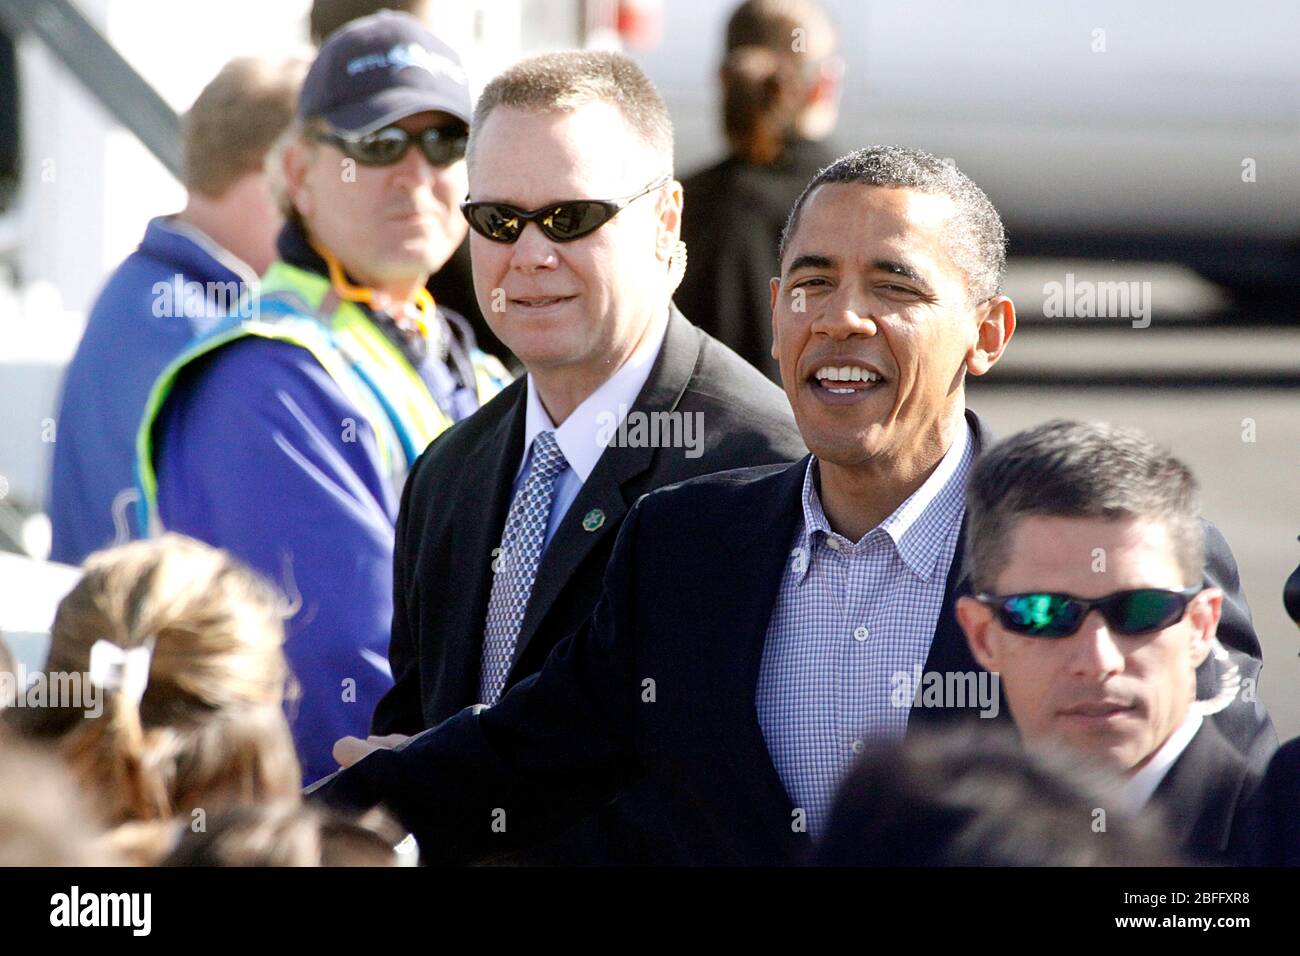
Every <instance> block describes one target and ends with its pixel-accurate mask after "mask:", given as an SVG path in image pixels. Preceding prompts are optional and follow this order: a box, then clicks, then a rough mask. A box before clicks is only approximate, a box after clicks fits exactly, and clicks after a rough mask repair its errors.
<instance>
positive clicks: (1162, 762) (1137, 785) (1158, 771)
mask: <svg viewBox="0 0 1300 956" xmlns="http://www.w3.org/2000/svg"><path fill="white" fill-rule="evenodd" d="M1203 720H1204V717H1202V715H1201V713H1200V711H1198V710H1197V709H1196V708H1195V707H1193V708H1191V709H1190V710H1189V711H1188V714H1187V719H1186V720H1184V721H1183V723H1182V725H1181V726H1180V727H1179V728H1178V729H1177V730H1175V731H1174V732H1173V733H1172V734H1170V735H1169V739H1168V740H1166V741H1165V742H1164V743H1163V744H1161V746H1160V749H1159V750H1157V751H1156V752H1155V753H1154V754H1153V755H1152V757H1151V759H1150V760H1148V761H1147V762H1146V764H1145V765H1144V766H1143V767H1142V768H1141V769H1140V770H1138V771H1137V773H1135V774H1133V775H1132V776H1131V777H1129V778H1128V782H1127V783H1125V785H1124V791H1123V795H1124V802H1125V804H1126V805H1127V807H1128V809H1129V811H1130V812H1132V813H1136V812H1137V811H1138V810H1140V809H1142V808H1143V807H1144V806H1146V805H1147V802H1148V801H1149V800H1150V799H1151V796H1152V795H1153V794H1154V793H1155V792H1156V788H1158V787H1159V786H1160V783H1161V781H1162V780H1164V779H1165V776H1166V775H1167V774H1168V773H1169V768H1170V767H1172V766H1173V765H1174V762H1175V761H1176V760H1177V759H1178V758H1179V757H1181V756H1182V755H1183V751H1184V750H1186V749H1187V746H1188V744H1190V743H1191V742H1192V738H1193V737H1195V736H1196V732H1197V731H1199V730H1200V729H1201V722H1202V721H1203Z"/></svg>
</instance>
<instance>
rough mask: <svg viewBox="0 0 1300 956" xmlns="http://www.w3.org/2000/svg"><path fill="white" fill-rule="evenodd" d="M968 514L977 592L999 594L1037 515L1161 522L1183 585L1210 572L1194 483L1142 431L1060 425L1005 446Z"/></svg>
mask: <svg viewBox="0 0 1300 956" xmlns="http://www.w3.org/2000/svg"><path fill="white" fill-rule="evenodd" d="M966 513H967V532H966V560H967V564H968V566H969V567H970V569H971V577H972V580H973V582H974V585H975V587H976V589H977V590H981V591H991V590H993V588H994V586H995V585H994V582H995V581H996V580H997V577H998V575H999V574H1000V573H1001V572H1002V569H1003V568H1004V567H1006V564H1007V561H1008V559H1009V557H1010V551H1011V538H1012V535H1013V533H1014V531H1015V526H1016V522H1017V521H1018V520H1019V519H1020V518H1024V517H1028V516H1030V515H1042V516H1047V517H1056V518H1099V519H1102V520H1108V521H1120V520H1125V519H1132V518H1151V519H1156V520H1160V521H1163V522H1164V523H1165V526H1166V527H1167V528H1168V530H1169V535H1170V538H1171V539H1172V540H1173V542H1174V548H1175V555H1176V557H1177V559H1178V564H1179V567H1180V568H1181V569H1182V572H1183V577H1184V579H1185V580H1184V582H1183V583H1184V585H1186V586H1188V587H1191V586H1192V585H1195V584H1199V583H1200V582H1201V579H1202V576H1203V575H1204V573H1205V532H1204V529H1203V528H1202V526H1201V521H1200V509H1199V505H1198V499H1197V487H1196V479H1195V477H1194V476H1193V475H1192V472H1191V469H1189V468H1188V467H1187V465H1186V464H1184V463H1183V462H1182V461H1180V460H1179V459H1177V458H1175V457H1174V456H1173V455H1172V454H1171V453H1170V452H1169V451H1168V450H1166V449H1164V448H1161V447H1160V446H1158V445H1156V444H1155V443H1154V442H1152V441H1151V439H1149V438H1148V437H1147V436H1146V435H1144V434H1142V432H1140V431H1138V430H1137V429H1134V428H1124V427H1121V426H1119V425H1111V424H1109V423H1106V422H1076V421H1066V420H1065V419H1055V420H1053V421H1050V422H1045V423H1043V424H1042V425H1038V426H1035V427H1034V428H1030V429H1027V430H1025V431H1022V432H1018V433H1017V434H1015V435H1012V436H1011V437H1010V438H1007V439H1004V440H1003V441H1001V442H999V443H998V444H996V445H994V446H993V447H992V448H990V449H989V450H988V451H986V452H985V453H984V454H983V455H981V456H980V458H979V459H978V460H977V461H976V463H975V467H974V469H973V470H972V471H971V477H970V481H969V483H968V484H967V486H966Z"/></svg>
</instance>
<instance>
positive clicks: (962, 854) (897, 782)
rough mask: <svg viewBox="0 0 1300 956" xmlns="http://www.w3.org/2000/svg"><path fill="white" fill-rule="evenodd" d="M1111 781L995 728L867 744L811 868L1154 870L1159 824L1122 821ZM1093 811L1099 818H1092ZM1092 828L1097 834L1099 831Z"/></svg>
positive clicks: (1164, 855) (1147, 819)
mask: <svg viewBox="0 0 1300 956" xmlns="http://www.w3.org/2000/svg"><path fill="white" fill-rule="evenodd" d="M1120 792H1121V786H1120V781H1118V780H1116V779H1114V778H1113V777H1112V775H1111V774H1110V773H1109V772H1108V771H1106V770H1105V769H1104V768H1100V767H1093V766H1090V765H1087V764H1081V763H1079V762H1078V760H1077V759H1076V758H1074V757H1072V756H1068V755H1066V754H1065V753H1063V752H1062V753H1055V754H1050V755H1049V754H1035V755H1032V756H1031V755H1030V754H1028V753H1027V752H1026V751H1025V750H1024V748H1023V746H1022V745H1021V744H1020V742H1019V740H1017V739H1016V738H1015V735H1014V733H1013V732H1012V731H1011V730H1010V729H1008V728H1001V727H997V728H995V727H992V726H990V727H984V726H979V727H970V726H966V727H958V726H957V725H955V724H954V725H953V728H952V729H948V730H947V732H944V731H941V730H926V731H921V732H909V734H908V737H907V739H906V740H905V741H903V742H902V743H896V742H885V741H879V742H876V743H874V744H872V745H870V746H869V747H868V749H867V750H866V751H865V752H864V754H863V756H862V758H861V759H860V760H859V762H858V763H857V764H856V765H855V766H854V768H853V770H852V771H850V772H849V774H848V775H847V776H846V777H845V779H844V782H843V783H842V784H841V786H840V789H839V792H838V795H837V796H836V798H835V804H834V808H833V809H832V811H831V816H830V822H829V823H828V824H827V827H826V832H825V834H824V836H823V838H822V840H821V842H820V843H819V845H818V849H817V851H816V853H815V855H814V862H815V863H817V864H819V865H822V866H1098V865H1100V866H1132V865H1139V866H1163V865H1168V864H1171V863H1176V862H1178V861H1177V860H1176V859H1174V857H1173V856H1172V855H1171V854H1170V851H1169V850H1167V849H1166V848H1167V847H1168V846H1169V845H1170V841H1169V838H1168V836H1167V835H1166V833H1165V830H1164V824H1163V821H1162V819H1161V818H1160V817H1158V816H1156V815H1155V814H1154V813H1147V814H1143V815H1142V816H1140V817H1138V818H1136V819H1131V818H1126V817H1125V816H1124V813H1123V811H1122V810H1119V809H1115V810H1114V811H1113V812H1112V810H1111V809H1110V808H1112V807H1116V806H1117V798H1118V797H1119V795H1120ZM1098 811H1103V812H1104V815H1103V814H1102V813H1099V812H1098ZM1099 820H1103V821H1104V826H1102V827H1098V826H1097V823H1098V821H1099Z"/></svg>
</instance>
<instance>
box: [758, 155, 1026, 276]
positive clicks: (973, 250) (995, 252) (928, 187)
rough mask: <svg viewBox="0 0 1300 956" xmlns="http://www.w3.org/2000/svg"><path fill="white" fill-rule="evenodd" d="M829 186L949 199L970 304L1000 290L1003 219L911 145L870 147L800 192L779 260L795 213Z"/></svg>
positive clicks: (980, 193)
mask: <svg viewBox="0 0 1300 956" xmlns="http://www.w3.org/2000/svg"><path fill="white" fill-rule="evenodd" d="M828 183H852V184H857V185H860V186H882V187H885V188H890V189H915V190H916V191H917V192H923V193H932V194H935V195H941V196H947V197H948V198H949V199H951V200H952V201H953V202H954V203H955V204H956V206H957V213H956V215H955V216H954V217H953V227H952V229H951V230H950V232H949V236H948V242H949V250H950V252H951V254H952V257H953V260H954V261H955V262H956V263H957V264H958V265H959V266H960V267H961V269H962V271H963V272H965V273H966V282H967V286H968V287H969V289H970V295H971V299H972V301H975V302H983V301H985V300H986V299H991V298H992V297H993V296H995V295H997V294H998V293H999V292H1000V291H1001V290H1002V278H1003V275H1004V274H1005V273H1006V268H1007V233H1006V229H1004V228H1003V225H1002V217H1001V216H999V215H998V211H997V209H996V208H994V206H993V203H992V201H991V200H990V199H989V197H988V196H987V195H985V193H984V190H982V189H980V188H979V186H976V185H975V183H974V182H973V181H972V180H971V179H970V178H969V177H968V176H967V175H966V174H965V173H963V172H962V171H961V170H959V169H958V168H957V167H956V165H954V164H953V163H950V162H945V161H944V160H942V159H940V158H939V157H937V156H933V155H931V154H930V153H927V152H925V150H921V149H914V148H912V147H910V146H868V147H866V148H864V149H859V150H855V151H854V152H852V153H849V154H848V155H846V156H841V157H840V158H839V159H837V160H835V162H833V163H831V164H830V165H829V166H827V167H826V168H825V169H823V170H822V171H821V172H819V173H818V174H817V175H816V176H814V177H813V179H812V182H810V183H809V184H808V185H807V186H805V187H804V191H803V192H802V193H800V195H799V198H798V199H797V200H796V201H795V204H794V208H793V209H792V210H791V211H790V216H789V218H788V219H787V220H786V223H785V229H784V230H782V232H781V242H780V245H779V246H778V248H777V260H778V261H781V262H783V261H784V260H785V251H786V249H787V248H788V247H789V245H790V240H791V239H792V238H793V237H794V234H795V230H796V229H798V228H799V214H800V213H801V212H802V211H803V207H804V204H805V203H807V201H808V197H809V196H810V195H812V192H813V190H815V189H816V188H817V187H818V186H824V185H826V184H828Z"/></svg>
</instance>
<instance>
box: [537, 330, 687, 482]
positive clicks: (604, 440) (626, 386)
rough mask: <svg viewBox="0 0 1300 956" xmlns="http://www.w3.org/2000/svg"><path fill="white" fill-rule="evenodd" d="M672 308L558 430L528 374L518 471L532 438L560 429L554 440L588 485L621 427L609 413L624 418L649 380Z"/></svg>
mask: <svg viewBox="0 0 1300 956" xmlns="http://www.w3.org/2000/svg"><path fill="white" fill-rule="evenodd" d="M668 318H669V312H668V311H667V310H665V311H664V312H663V313H662V314H661V315H660V318H659V319H658V321H656V322H655V323H654V324H653V325H652V326H651V327H650V328H649V329H648V330H647V331H646V335H645V337H644V338H643V339H642V340H641V344H640V345H638V346H637V347H636V350H635V351H634V352H633V353H632V354H631V355H630V356H628V359H627V361H626V362H624V363H623V364H622V365H621V366H620V367H619V369H618V371H617V372H615V373H614V374H613V375H611V376H610V377H609V378H607V379H606V380H605V381H604V382H602V383H601V385H600V387H599V388H597V389H596V390H595V391H594V392H592V393H591V394H590V395H588V396H587V397H586V399H584V400H583V402H582V404H581V405H579V406H578V407H577V408H575V409H574V410H573V412H572V413H571V414H570V415H569V417H568V418H566V419H565V420H564V421H563V423H561V424H560V426H559V427H558V428H557V427H556V425H555V423H554V422H552V421H551V416H550V415H549V414H548V413H547V411H546V407H545V406H544V405H543V404H542V399H541V396H540V395H538V394H537V385H536V383H535V382H534V381H533V377H532V375H529V376H528V405H527V412H526V414H525V418H524V451H523V455H521V456H520V460H519V470H517V471H516V472H515V477H516V478H517V477H518V475H519V471H521V470H522V469H523V467H524V463H525V462H526V461H527V460H528V450H529V449H530V448H532V447H533V439H534V438H536V437H537V435H538V433H540V432H544V431H554V432H555V443H556V444H557V445H559V446H560V451H562V452H564V458H565V460H566V461H567V462H568V463H569V467H570V468H572V469H573V473H574V474H575V475H577V476H578V478H579V479H580V480H581V481H582V482H583V483H584V484H585V483H586V481H587V477H588V476H589V475H590V474H591V473H592V471H593V470H594V469H595V467H596V462H598V461H600V456H601V454H602V453H603V452H604V451H605V446H606V445H607V444H608V443H609V440H610V439H611V438H613V437H614V434H615V433H616V428H611V427H609V421H610V418H609V416H612V417H613V419H612V420H613V424H614V425H615V426H617V424H618V423H619V422H620V421H622V420H623V417H624V416H625V415H626V414H627V412H628V409H630V408H631V407H632V405H633V404H635V403H636V399H637V396H638V395H640V394H641V389H642V388H644V387H645V383H646V380H647V379H649V378H650V370H651V369H652V368H654V363H655V359H657V358H658V357H659V351H660V349H662V348H663V344H664V338H665V336H667V334H668Z"/></svg>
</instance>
